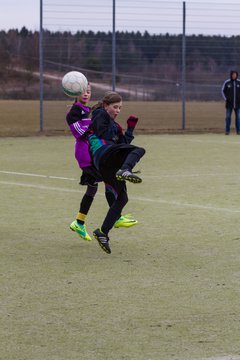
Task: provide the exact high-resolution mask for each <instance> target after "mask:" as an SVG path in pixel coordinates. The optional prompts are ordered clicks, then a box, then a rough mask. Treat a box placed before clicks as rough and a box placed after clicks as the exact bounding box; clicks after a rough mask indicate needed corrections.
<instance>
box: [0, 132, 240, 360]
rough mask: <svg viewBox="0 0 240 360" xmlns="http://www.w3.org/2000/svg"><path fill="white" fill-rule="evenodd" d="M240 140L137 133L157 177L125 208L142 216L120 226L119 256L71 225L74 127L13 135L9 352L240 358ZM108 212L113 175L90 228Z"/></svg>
mask: <svg viewBox="0 0 240 360" xmlns="http://www.w3.org/2000/svg"><path fill="white" fill-rule="evenodd" d="M239 140H240V137H237V136H235V135H232V136H231V135H230V136H228V137H226V136H224V135H185V136H184V135H178V136H177V135H171V136H170V135H158V136H157V135H153V136H143V135H139V136H137V137H136V141H135V143H137V144H139V145H141V146H144V147H145V148H146V150H147V152H146V155H145V157H144V158H143V159H142V161H141V163H140V164H139V166H137V168H140V169H141V171H142V178H143V183H142V184H139V185H134V184H129V185H128V190H129V198H130V200H129V203H128V204H127V206H126V209H125V210H126V212H130V213H132V214H134V216H135V217H136V218H137V219H138V220H139V224H138V225H137V226H135V227H133V228H130V229H114V230H112V232H111V235H110V239H111V248H112V254H111V255H107V254H106V253H104V252H103V251H102V250H101V248H100V247H99V245H98V244H97V242H96V241H95V240H92V242H86V241H84V240H81V239H80V238H78V236H77V234H75V233H73V232H71V231H70V229H69V224H70V222H71V221H72V220H73V219H74V218H75V215H76V213H77V211H78V206H79V201H80V199H81V196H82V194H83V187H80V186H79V185H78V181H77V179H78V177H79V175H80V172H79V170H78V168H77V164H76V162H75V160H74V158H73V146H74V141H73V139H72V138H70V137H29V138H1V139H0V163H1V168H0V190H1V218H0V235H1V236H0V237H1V241H0V282H1V293H0V298H1V307H0V312H1V317H0V318H1V320H0V342H1V355H0V358H1V359H4V360H8V359H9V360H10V359H11V360H79V359H84V360H122V359H124V360H126V359H127V360H150V359H151V360H170V359H171V360H200V359H205V358H209V359H214V360H215V359H217V360H218V359H224V356H230V355H232V356H233V359H234V360H235V359H237V358H238V357H237V356H238V355H239V354H240V342H239V339H240V326H239V325H240V302H239V296H240V287H239V284H240V265H239V264H240V227H239V217H240V204H239V199H240V187H239V180H240V168H239V165H238V163H239V160H238V157H239V155H238V154H239V146H240V144H239ZM16 173H19V174H16ZM20 173H25V175H23V174H22V175H21V174H20ZM27 174H29V175H27ZM30 174H36V175H38V176H32V175H30ZM39 175H43V176H39ZM55 177H64V178H65V179H60V178H55ZM74 179H76V180H74ZM106 210H107V206H106V202H105V199H104V196H103V185H102V184H101V186H100V189H99V193H98V194H97V197H96V199H95V201H94V203H93V206H92V208H91V211H90V214H89V216H88V219H87V228H88V231H89V233H90V234H91V233H92V231H93V230H94V229H95V228H96V227H97V226H99V225H100V224H101V221H102V219H103V217H104V215H105V213H106ZM225 359H228V360H229V359H230V357H228V358H225Z"/></svg>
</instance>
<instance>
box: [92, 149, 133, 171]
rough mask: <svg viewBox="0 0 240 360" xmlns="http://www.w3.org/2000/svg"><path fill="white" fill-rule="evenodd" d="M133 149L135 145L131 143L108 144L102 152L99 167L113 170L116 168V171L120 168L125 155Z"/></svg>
mask: <svg viewBox="0 0 240 360" xmlns="http://www.w3.org/2000/svg"><path fill="white" fill-rule="evenodd" d="M134 149H137V146H135V145H131V144H114V145H112V146H110V147H109V148H108V149H107V150H106V151H105V153H104V154H103V156H102V158H101V160H100V165H99V167H100V168H103V167H108V168H111V169H112V170H113V171H115V170H116V172H117V170H119V169H120V168H121V166H122V164H123V163H124V161H125V160H126V158H127V156H128V155H129V154H130V153H131V152H132V151H133V150H134Z"/></svg>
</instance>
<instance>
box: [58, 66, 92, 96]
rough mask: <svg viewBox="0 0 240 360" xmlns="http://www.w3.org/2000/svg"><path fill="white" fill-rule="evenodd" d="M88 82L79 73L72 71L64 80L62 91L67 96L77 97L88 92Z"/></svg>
mask: <svg viewBox="0 0 240 360" xmlns="http://www.w3.org/2000/svg"><path fill="white" fill-rule="evenodd" d="M87 86H88V80H87V78H86V76H85V75H83V74H82V73H81V72H79V71H70V72H68V73H67V74H65V75H64V77H63V78H62V89H63V91H64V92H65V94H66V95H68V96H72V97H76V96H80V95H81V94H82V93H84V92H85V91H86V90H87Z"/></svg>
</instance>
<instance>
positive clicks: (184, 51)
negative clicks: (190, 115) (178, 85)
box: [182, 1, 186, 130]
mask: <svg viewBox="0 0 240 360" xmlns="http://www.w3.org/2000/svg"><path fill="white" fill-rule="evenodd" d="M185 123H186V3H185V1H183V32H182V130H185Z"/></svg>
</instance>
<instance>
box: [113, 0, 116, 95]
mask: <svg viewBox="0 0 240 360" xmlns="http://www.w3.org/2000/svg"><path fill="white" fill-rule="evenodd" d="M115 5H116V2H115V0H113V13H112V90H113V91H115V89H116V32H115V25H116V6H115Z"/></svg>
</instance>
